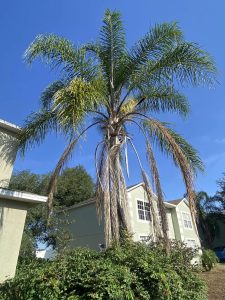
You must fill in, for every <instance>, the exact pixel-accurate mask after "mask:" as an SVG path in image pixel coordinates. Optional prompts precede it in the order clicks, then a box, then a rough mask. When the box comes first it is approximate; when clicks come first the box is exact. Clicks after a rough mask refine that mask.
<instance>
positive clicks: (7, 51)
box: [0, 0, 225, 199]
mask: <svg viewBox="0 0 225 300" xmlns="http://www.w3.org/2000/svg"><path fill="white" fill-rule="evenodd" d="M106 8H111V9H118V10H120V11H121V12H122V16H123V20H124V23H125V27H126V32H127V41H128V45H132V44H133V43H134V42H135V41H136V40H137V39H138V38H140V37H141V36H142V35H143V34H144V33H145V32H146V31H147V30H148V28H149V26H150V25H153V24H155V23H160V22H164V21H178V22H179V24H180V26H181V28H182V29H183V31H184V33H185V37H186V39H187V40H190V41H195V42H198V43H199V44H200V45H201V46H202V47H203V48H204V49H206V50H207V51H209V52H210V53H211V54H212V55H213V57H214V58H215V61H216V63H217V67H218V70H219V76H218V80H219V84H218V86H216V88H215V89H213V90H209V89H207V88H196V89H193V88H187V89H185V93H186V95H187V96H188V97H189V100H190V103H191V107H192V111H191V113H190V116H189V118H188V119H186V120H182V119H179V118H178V117H177V116H175V115H168V116H162V118H163V120H167V121H170V122H173V123H174V124H175V128H176V129H177V130H178V131H179V132H180V133H181V134H183V135H184V136H185V137H186V138H187V140H188V141H189V142H191V143H192V144H193V146H194V147H195V148H197V149H198V151H199V153H200V156H201V158H202V160H203V162H204V164H205V167H206V173H205V174H204V175H199V176H198V179H197V181H196V189H197V190H205V191H207V192H208V193H209V194H211V195H212V194H214V193H215V191H216V180H217V179H218V178H220V177H221V175H222V172H225V101H224V95H225V77H224V70H225V55H224V34H225V17H224V11H225V2H224V1H222V0H215V1H209V0H208V1H205V0H198V1H196V0H195V1H194V0H189V1H180V0H177V1H175V0H170V1H166V0H158V1H149V0H142V1H135V0H132V1H125V0H120V1H118V0H111V1H108V0H104V1H100V0H99V1H97V0H95V1H93V0H89V1H87V0H83V1H75V0H67V1H62V0H61V1H59V0H45V1H30V0H20V1H3V2H2V3H1V10H0V28H1V47H0V57H1V67H0V82H1V89H0V91H1V93H0V101H1V113H0V118H1V119H5V120H7V121H10V122H13V123H15V124H18V125H22V124H23V121H24V119H25V117H26V116H27V115H28V114H29V113H30V112H31V111H35V110H37V109H38V100H39V95H40V93H41V91H42V90H43V89H44V88H45V87H46V86H47V85H48V84H49V83H50V82H51V81H52V80H53V79H55V74H54V73H50V72H49V70H48V69H47V68H46V67H45V66H44V65H42V64H41V63H39V62H37V63H34V64H33V66H32V67H31V68H29V67H27V66H26V65H25V63H24V62H23V59H22V55H23V52H24V50H25V49H26V47H27V46H28V45H29V43H30V42H31V41H32V40H33V39H34V38H35V36H36V35H37V34H39V33H55V34H59V35H62V36H65V37H67V38H69V39H71V40H73V41H74V43H78V44H80V43H84V42H87V41H90V40H94V39H95V38H96V36H97V34H98V30H99V27H100V26H101V20H102V17H103V14H104V11H105V9H106ZM97 139H98V135H97V133H96V132H95V131H92V132H90V134H89V135H88V136H87V137H86V141H85V142H83V143H82V145H81V146H80V147H79V149H77V150H76V152H75V154H74V156H73V160H72V161H71V163H70V164H69V165H72V166H74V165H76V164H78V163H81V164H83V165H84V166H85V167H86V169H87V170H88V172H89V173H90V174H91V175H92V176H93V177H94V173H95V170H94V163H93V152H94V144H95V141H96V140H97ZM136 145H137V148H138V149H139V151H140V153H141V156H142V158H143V160H144V157H145V154H144V148H143V146H144V144H143V142H142V140H141V139H140V138H139V136H138V135H137V140H136ZM64 146H65V142H64V140H63V139H62V138H56V137H55V136H48V138H47V140H46V142H45V143H44V144H43V145H42V146H40V147H37V148H35V149H34V150H31V151H29V152H28V153H27V155H26V157H25V159H23V160H22V159H21V158H20V157H18V158H17V160H16V163H15V169H16V170H23V169H30V170H31V171H33V172H38V173H44V172H48V171H51V170H52V169H53V167H54V166H55V164H56V162H57V160H58V158H59V156H60V153H61V152H62V151H63V149H64ZM157 158H158V160H159V167H160V174H161V179H162V183H163V189H164V192H165V196H166V198H167V199H174V198H177V197H180V196H182V195H183V193H184V186H183V183H182V180H181V179H180V176H179V173H178V172H177V170H176V169H175V168H174V167H173V166H172V164H171V163H170V162H169V161H167V159H166V158H163V157H162V156H161V155H157ZM130 173H131V174H132V176H131V178H130V180H129V181H128V184H132V183H135V182H138V181H139V180H140V175H139V172H138V168H137V163H136V162H135V159H134V157H133V156H132V154H131V156H130Z"/></svg>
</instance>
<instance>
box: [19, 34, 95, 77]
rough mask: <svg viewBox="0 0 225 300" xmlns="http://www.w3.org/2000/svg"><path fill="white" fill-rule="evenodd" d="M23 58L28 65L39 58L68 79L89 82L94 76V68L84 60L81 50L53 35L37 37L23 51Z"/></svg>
mask: <svg viewBox="0 0 225 300" xmlns="http://www.w3.org/2000/svg"><path fill="white" fill-rule="evenodd" d="M24 58H25V61H26V62H27V63H29V64H31V63H32V62H33V61H34V59H36V58H41V59H42V60H43V61H44V62H46V63H47V64H49V65H50V66H51V68H52V69H55V68H59V69H60V70H61V71H63V72H64V73H66V74H67V76H68V77H70V78H73V77H74V76H79V77H82V78H85V79H87V80H89V79H90V78H93V77H94V76H95V75H96V66H94V65H93V62H92V60H90V59H86V52H85V50H84V49H83V48H75V47H74V45H73V44H72V43H71V42H70V41H69V40H67V39H65V38H62V37H59V36H57V35H54V34H46V35H38V36H37V37H36V38H35V40H34V41H33V42H32V43H31V44H30V46H29V47H28V48H27V50H26V51H25V54H24Z"/></svg>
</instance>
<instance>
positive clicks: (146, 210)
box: [137, 200, 150, 221]
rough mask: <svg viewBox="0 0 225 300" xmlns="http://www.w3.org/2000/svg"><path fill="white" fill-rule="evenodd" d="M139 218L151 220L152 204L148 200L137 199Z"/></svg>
mask: <svg viewBox="0 0 225 300" xmlns="http://www.w3.org/2000/svg"><path fill="white" fill-rule="evenodd" d="M137 209H138V217H139V220H144V221H150V205H149V203H148V202H145V201H141V200H137Z"/></svg>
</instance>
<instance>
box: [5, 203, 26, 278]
mask: <svg viewBox="0 0 225 300" xmlns="http://www.w3.org/2000/svg"><path fill="white" fill-rule="evenodd" d="M28 208H29V204H26V203H23V202H16V201H12V200H4V199H0V282H3V281H4V280H5V279H7V278H12V277H13V276H14V274H15V270H16V264H17V260H18V255H19V250H20V244H21V239H22V234H23V229H24V223H25V219H26V214H27V209H28Z"/></svg>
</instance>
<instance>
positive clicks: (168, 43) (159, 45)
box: [130, 22, 183, 68]
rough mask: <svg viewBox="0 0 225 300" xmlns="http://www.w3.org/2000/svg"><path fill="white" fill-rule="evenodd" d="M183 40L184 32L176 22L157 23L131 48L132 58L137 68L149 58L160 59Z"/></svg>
mask: <svg viewBox="0 0 225 300" xmlns="http://www.w3.org/2000/svg"><path fill="white" fill-rule="evenodd" d="M182 40H183V33H182V31H181V29H180V28H179V26H178V24H177V23H176V22H171V23H162V24H157V25H155V26H154V27H153V28H151V29H150V30H149V32H148V33H147V34H146V35H145V36H144V37H143V38H142V39H141V40H140V41H138V42H137V43H136V45H135V46H134V47H133V48H132V49H131V53H130V56H131V60H132V62H133V64H134V66H135V67H136V68H137V67H139V66H140V65H143V64H145V63H146V62H147V61H148V60H149V59H150V60H152V59H158V57H160V56H161V55H162V53H164V52H166V51H167V49H171V47H174V45H176V44H177V43H178V42H181V41H182Z"/></svg>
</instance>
